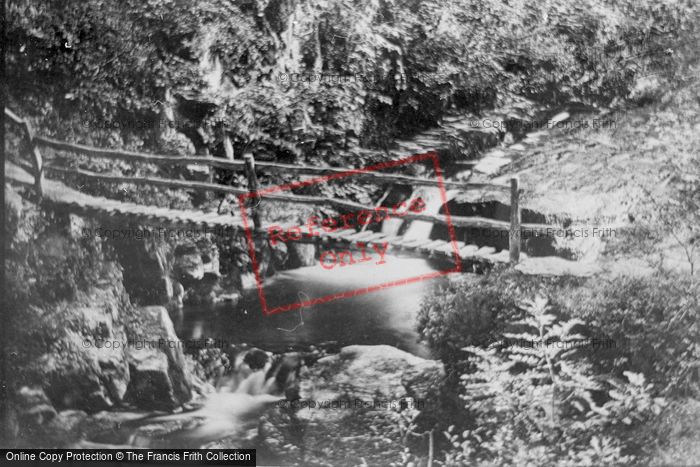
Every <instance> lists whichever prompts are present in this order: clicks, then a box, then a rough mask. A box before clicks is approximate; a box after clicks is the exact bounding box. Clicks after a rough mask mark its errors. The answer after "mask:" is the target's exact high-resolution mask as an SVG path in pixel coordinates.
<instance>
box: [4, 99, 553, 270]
mask: <svg viewBox="0 0 700 467" xmlns="http://www.w3.org/2000/svg"><path fill="white" fill-rule="evenodd" d="M5 115H6V116H8V117H9V118H10V120H12V121H13V122H14V123H16V124H18V125H21V126H22V127H23V128H24V133H25V136H26V138H27V141H28V143H29V146H30V150H31V153H32V156H33V160H32V162H33V169H34V170H33V172H34V177H35V191H36V194H37V196H38V197H39V198H41V196H42V180H43V173H44V169H45V167H44V164H43V161H42V157H41V153H40V152H39V145H40V144H41V145H44V146H47V147H50V148H53V149H56V150H64V151H72V152H77V153H80V154H84V155H87V156H91V157H108V158H117V159H122V160H131V161H141V162H148V163H155V164H167V165H171V164H206V165H208V166H212V167H220V168H228V169H232V170H241V169H243V170H245V172H246V175H247V177H248V188H247V189H243V188H236V187H231V186H227V185H219V184H214V183H207V182H195V181H185V180H173V179H163V178H157V177H133V176H128V177H127V176H120V175H106V174H99V173H96V172H92V171H89V170H85V169H78V168H70V167H62V166H58V165H56V164H48V165H47V166H46V170H49V171H56V172H63V173H73V174H77V175H81V176H83V177H86V178H90V179H93V180H105V181H111V182H125V183H134V184H141V185H160V186H168V187H174V188H184V189H200V190H208V191H219V192H224V193H231V194H237V195H241V194H246V193H258V190H260V191H261V192H263V193H264V192H265V188H260V189H259V188H258V186H257V179H256V174H255V164H256V162H255V161H254V160H253V158H252V155H247V157H246V159H245V160H243V161H232V160H227V159H217V158H213V157H192V156H168V155H159V154H146V153H141V152H134V151H122V150H115V149H102V148H96V147H93V146H88V145H83V144H75V143H68V142H65V141H60V140H56V139H53V138H48V137H45V136H38V135H36V134H35V133H34V131H33V130H32V127H31V125H30V123H29V121H28V120H27V119H22V118H20V117H18V116H17V115H16V114H15V113H14V112H12V111H11V110H10V109H8V108H5ZM257 165H258V166H259V167H262V168H264V169H268V170H272V171H281V172H286V173H289V172H292V173H299V174H307V175H321V176H328V175H331V176H332V175H334V174H339V175H342V174H348V173H352V174H353V177H356V178H365V179H371V180H372V181H374V182H380V181H381V182H390V183H401V184H409V185H428V186H443V187H445V188H457V189H459V190H470V189H493V188H495V189H499V190H509V192H510V222H507V221H499V220H495V219H486V218H483V217H449V218H448V217H447V216H443V215H439V214H436V215H432V214H417V213H405V215H403V216H402V217H404V218H405V219H408V220H422V221H428V222H433V223H441V224H452V225H454V226H455V227H476V228H479V227H482V228H492V229H498V230H508V231H509V251H510V261H511V263H513V264H515V263H517V262H518V260H519V257H520V239H521V233H522V230H523V229H528V230H531V231H533V232H542V233H544V232H546V229H549V228H551V226H548V225H544V224H521V212H520V205H519V204H520V203H519V198H520V188H519V186H518V179H517V178H512V179H511V180H510V185H501V184H495V183H469V182H466V183H465V182H451V181H444V182H441V181H437V180H430V179H425V178H420V177H411V176H407V175H401V174H384V173H377V172H370V171H366V170H363V169H350V170H348V169H342V168H335V167H311V166H303V165H292V164H281V163H276V162H257ZM263 197H265V198H268V199H271V200H277V201H288V202H296V203H304V204H330V205H332V206H335V207H339V208H344V209H350V210H355V211H363V210H368V209H372V208H367V207H366V206H363V205H361V204H359V203H355V202H352V201H345V200H339V199H333V198H327V197H321V196H306V195H304V196H302V195H293V194H292V195H287V194H279V193H272V194H270V193H267V194H265V195H264V196H263ZM252 209H253V214H254V215H255V213H256V210H255V207H253V208H252ZM254 218H255V219H256V222H255V227H256V228H259V227H261V226H260V222H259V220H258V218H257V217H254Z"/></svg>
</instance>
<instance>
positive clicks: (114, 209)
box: [5, 109, 552, 264]
mask: <svg viewBox="0 0 700 467" xmlns="http://www.w3.org/2000/svg"><path fill="white" fill-rule="evenodd" d="M5 116H6V117H7V118H8V119H9V121H10V122H14V123H15V124H16V125H17V126H18V127H19V128H20V129H21V131H22V132H23V134H24V139H25V142H26V147H27V149H28V151H27V152H28V154H27V155H28V156H29V157H28V158H29V160H30V161H31V163H26V162H22V161H18V162H17V163H11V162H6V166H5V170H6V178H8V179H10V180H11V181H13V182H15V183H20V184H25V185H29V186H31V187H33V191H34V193H35V195H36V197H37V199H38V200H41V201H42V202H43V203H47V204H53V205H56V206H59V207H62V208H63V209H68V210H69V211H70V212H74V213H76V214H83V215H86V216H92V217H104V216H109V217H114V218H123V219H124V220H125V221H128V222H135V223H141V224H145V225H154V226H158V227H176V228H177V227H187V228H200V229H201V228H208V229H217V228H219V229H229V231H232V232H233V233H235V232H237V231H240V232H241V233H243V231H244V230H245V229H246V224H247V219H251V220H252V224H253V225H252V226H251V229H252V230H253V235H254V236H255V237H257V238H265V237H266V236H268V235H269V232H268V231H267V230H266V229H265V228H264V226H263V225H262V223H261V220H260V215H259V212H258V211H257V210H256V206H257V203H256V202H248V203H246V205H245V206H244V208H245V209H246V210H247V212H246V215H245V217H246V219H244V218H243V217H242V216H241V215H231V214H220V213H218V212H203V211H196V210H185V209H169V208H163V207H158V206H152V205H144V204H138V203H133V202H127V201H122V200H115V199H108V198H105V197H99V196H92V195H89V194H86V193H83V192H81V191H79V190H76V189H74V188H71V187H69V186H68V185H67V184H65V183H64V182H62V181H61V179H60V178H56V177H57V176H58V177H60V176H66V175H69V176H77V177H80V178H81V179H85V180H92V181H101V182H111V183H127V184H132V185H142V186H159V187H166V188H174V189H183V190H190V191H192V190H194V191H201V192H215V193H223V194H225V195H237V196H239V197H241V199H243V198H247V199H248V200H249V201H255V200H257V199H260V198H263V199H264V200H269V201H279V202H289V203H299V204H309V205H314V206H320V205H330V206H333V207H334V208H337V209H339V210H341V211H342V210H346V211H354V212H359V211H363V210H370V211H371V210H374V209H375V207H368V206H364V205H361V204H359V203H356V202H353V201H349V200H342V199H334V198H327V197H323V196H307V195H298V194H294V193H292V191H291V190H288V191H287V192H286V193H281V192H280V191H279V190H275V189H269V188H266V187H259V186H258V179H257V175H256V173H257V172H259V171H268V172H277V173H293V174H299V175H302V176H307V177H308V176H312V177H317V178H318V179H323V180H325V181H332V180H334V179H340V178H342V177H344V176H347V175H348V174H350V175H351V176H352V179H353V181H356V180H362V181H366V182H368V183H382V184H390V185H410V186H412V187H416V186H438V187H441V188H444V189H449V190H458V191H468V190H474V189H480V190H483V189H489V190H491V189H492V190H502V191H505V192H506V193H509V194H510V221H509V222H507V221H502V220H496V219H489V218H484V217H457V216H452V217H450V216H449V214H448V213H446V214H445V215H442V214H424V213H414V212H405V213H404V215H403V216H401V217H402V219H403V220H404V221H427V222H430V223H433V224H435V223H437V224H444V225H447V226H448V227H449V226H450V225H451V226H453V227H477V228H485V229H493V230H497V231H505V232H508V238H509V249H508V250H503V251H500V252H497V251H495V249H494V248H492V247H479V246H476V245H471V244H467V243H465V242H451V241H448V240H447V239H445V240H432V239H420V240H417V239H407V238H404V237H401V236H390V235H387V234H384V233H381V232H373V231H369V230H355V229H344V230H336V231H334V232H328V231H325V230H323V229H319V231H318V232H316V235H315V236H310V235H305V234H302V238H300V241H304V242H316V243H320V244H335V243H344V244H347V245H349V246H352V245H357V244H358V243H359V244H368V243H384V242H386V243H388V244H389V245H390V246H391V248H390V251H391V252H392V253H401V252H405V253H409V254H412V255H420V256H424V257H435V258H444V259H447V260H452V261H465V262H486V263H505V262H510V263H511V264H516V263H518V262H519V261H521V260H523V259H526V258H525V255H524V254H522V253H521V252H520V240H521V232H522V231H523V229H527V230H528V231H530V232H541V233H543V234H544V233H545V232H546V231H547V229H548V228H551V227H552V226H548V225H543V224H522V223H521V216H520V203H519V197H520V189H519V187H518V181H517V179H511V181H510V184H509V185H500V184H493V183H469V182H455V181H442V180H441V179H438V180H436V179H429V178H421V177H412V176H407V175H403V174H396V173H385V172H378V171H373V170H367V169H343V168H336V167H315V166H303V165H292V164H280V163H273V162H257V163H256V161H254V159H253V157H252V154H248V155H246V156H244V160H242V161H239V160H229V159H222V158H214V157H210V156H196V157H191V156H190V157H185V156H170V155H156V154H145V153H139V152H131V151H122V150H113V149H102V148H97V147H92V146H86V145H82V144H74V143H68V142H65V141H59V140H56V139H52V138H48V137H45V136H41V135H37V134H35V133H34V131H33V130H32V127H31V125H30V124H29V122H28V121H27V120H26V119H22V118H20V117H18V116H17V115H16V114H14V113H13V112H12V111H10V110H9V109H5ZM42 148H51V149H53V150H54V151H64V152H68V153H72V154H79V155H82V156H87V157H88V158H91V159H92V158H94V159H108V160H123V161H129V162H137V163H139V162H140V163H146V164H155V165H159V166H167V167H173V166H189V165H196V166H200V167H201V166H207V167H218V168H222V169H228V170H232V171H245V173H246V176H247V180H248V186H247V187H245V188H244V187H233V186H228V185H222V184H217V183H211V182H203V181H191V180H181V179H169V178H157V177H142V176H124V175H115V174H106V173H98V172H94V171H91V170H86V169H81V168H76V167H69V166H66V165H59V164H58V163H57V162H56V160H51V161H49V160H44V158H43V157H42V153H41V149H42ZM292 185H293V184H292ZM292 188H294V187H293V186H292ZM242 206H243V205H242ZM281 227H285V228H287V227H291V225H290V226H285V225H282V226H281ZM450 228H451V227H450Z"/></svg>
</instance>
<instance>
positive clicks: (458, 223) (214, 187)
mask: <svg viewBox="0 0 700 467" xmlns="http://www.w3.org/2000/svg"><path fill="white" fill-rule="evenodd" d="M45 170H46V171H54V172H58V173H67V174H72V175H80V176H82V177H85V178H87V179H90V180H101V181H106V182H115V183H133V184H135V185H158V186H165V187H169V188H180V189H188V190H209V191H214V192H219V193H229V194H234V195H244V194H248V193H249V191H248V190H247V189H245V188H238V187H232V186H226V185H219V184H215V183H206V182H194V181H185V180H170V179H164V178H156V177H134V176H124V175H111V174H109V175H108V174H100V173H96V172H92V171H89V170H85V169H77V168H69V167H61V166H56V165H53V164H47V165H46V167H45ZM258 193H263V194H262V195H261V199H262V200H271V201H283V202H290V203H299V204H312V205H321V204H325V205H330V206H333V207H335V208H338V209H345V210H348V211H353V212H359V211H372V210H373V209H374V208H373V207H371V206H370V207H368V206H364V205H362V204H360V203H356V202H354V201H346V200H340V199H334V198H326V197H324V196H308V195H293V194H281V193H269V194H266V193H264V191H262V190H260V191H258ZM397 217H399V216H397ZM401 218H402V219H404V220H419V221H427V222H433V223H439V224H448V220H447V217H446V216H444V215H440V214H434V215H433V214H418V213H412V212H407V213H405V214H403V216H402V217H401ZM449 223H451V224H452V225H453V226H455V227H472V228H486V229H493V230H499V231H506V232H508V231H509V230H510V228H511V223H509V222H508V221H500V220H496V219H488V218H484V217H476V216H472V217H459V216H450V222H449ZM521 228H522V229H528V230H530V231H531V232H538V233H542V234H546V233H547V230H548V229H551V228H552V226H550V225H546V224H522V225H521Z"/></svg>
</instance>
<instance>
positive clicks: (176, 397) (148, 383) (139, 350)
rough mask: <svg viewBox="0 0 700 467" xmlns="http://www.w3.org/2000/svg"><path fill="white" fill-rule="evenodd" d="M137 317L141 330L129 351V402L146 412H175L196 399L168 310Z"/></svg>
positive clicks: (151, 309) (148, 311) (158, 308)
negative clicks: (193, 398) (193, 396)
mask: <svg viewBox="0 0 700 467" xmlns="http://www.w3.org/2000/svg"><path fill="white" fill-rule="evenodd" d="M137 316H138V318H137V319H138V321H139V326H138V327H137V329H138V330H137V331H135V333H134V334H135V335H134V336H133V339H132V345H130V346H129V348H128V350H127V355H128V360H129V370H130V373H131V380H130V382H129V387H128V390H127V398H128V400H130V401H132V402H134V403H135V404H136V405H137V406H139V407H143V408H146V409H160V410H172V409H174V408H176V407H179V406H181V405H182V404H183V403H185V402H187V401H189V400H190V399H191V397H192V382H191V381H190V377H189V375H188V373H187V369H186V363H185V355H184V353H183V350H182V345H180V340H179V339H178V337H177V335H176V334H175V328H174V327H173V323H172V321H171V320H170V317H169V316H168V311H167V310H166V309H165V308H164V307H161V306H148V307H144V308H141V309H139V310H138V311H137Z"/></svg>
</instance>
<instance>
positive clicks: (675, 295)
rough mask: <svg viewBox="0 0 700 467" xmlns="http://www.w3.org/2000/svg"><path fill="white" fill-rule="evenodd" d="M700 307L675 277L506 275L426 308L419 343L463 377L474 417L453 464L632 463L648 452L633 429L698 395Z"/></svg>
mask: <svg viewBox="0 0 700 467" xmlns="http://www.w3.org/2000/svg"><path fill="white" fill-rule="evenodd" d="M497 290H500V291H501V294H500V295H496V294H495V292H496V291H497ZM537 296H541V297H543V298H540V299H537V300H534V301H532V302H530V301H528V299H529V298H530V297H537ZM545 297H546V298H545ZM699 304H700V289H699V288H698V284H697V282H695V281H693V280H692V278H689V277H682V276H672V277H668V276H667V275H663V276H661V275H658V276H651V277H637V278H630V277H617V278H615V279H614V280H613V279H606V278H592V279H588V280H581V281H580V280H566V279H565V280H558V279H550V280H542V279H535V278H527V277H522V276H520V275H519V274H518V273H515V272H512V271H502V272H494V273H491V274H489V275H487V276H485V277H483V278H480V279H478V280H474V281H464V282H462V283H452V284H450V285H449V286H448V287H447V288H443V289H442V290H440V291H439V292H436V293H435V294H433V295H432V296H430V297H428V298H427V299H426V300H425V301H424V303H423V306H422V311H421V315H420V319H419V331H420V333H421V335H422V336H423V338H424V339H425V340H426V341H427V342H428V343H429V344H430V345H431V347H433V348H434V349H435V350H436V351H437V352H438V354H439V355H440V358H441V359H442V360H443V361H444V362H445V363H446V365H447V367H448V368H450V369H452V371H453V372H454V373H458V375H459V380H461V382H459V383H458V382H457V380H458V378H457V376H458V375H457V374H453V377H452V378H449V379H448V380H447V381H446V385H448V386H449V388H451V389H450V390H451V391H454V392H456V393H459V394H460V395H461V397H462V398H463V399H464V401H465V402H464V409H465V410H466V412H467V413H468V414H470V415H469V416H468V417H466V418H464V419H463V420H462V423H461V424H459V425H457V426H453V428H451V429H450V430H449V432H448V434H447V436H448V438H449V439H450V441H451V442H452V443H453V449H448V450H447V452H446V459H447V461H448V464H449V463H455V464H459V463H464V462H466V463H486V464H489V463H494V462H495V463H496V464H501V463H506V464H510V463H518V464H519V463H527V462H545V463H547V462H549V463H552V464H561V463H571V464H576V463H581V462H583V463H588V464H593V465H595V464H600V463H620V462H630V461H632V460H634V459H633V458H632V457H629V456H630V455H632V454H630V453H634V454H637V455H638V453H639V448H640V443H642V444H643V442H644V441H643V440H634V439H633V437H634V435H632V434H630V433H632V429H633V428H635V427H639V426H640V424H643V423H644V422H646V421H648V420H649V419H650V418H652V417H654V416H655V415H658V414H659V413H660V411H661V410H662V409H663V407H664V406H665V402H664V399H663V398H669V397H670V398H674V397H681V396H691V397H696V396H697V395H698V391H699V390H700V375H698V373H697V366H698V363H700V348H699V347H698V342H700V329H698V324H697V323H698V316H697V313H698V310H700V306H699ZM443 425H446V424H443ZM435 428H436V429H438V428H440V429H443V430H445V429H447V428H448V427H447V426H440V424H437V425H436V426H435ZM637 460H639V459H637Z"/></svg>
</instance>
